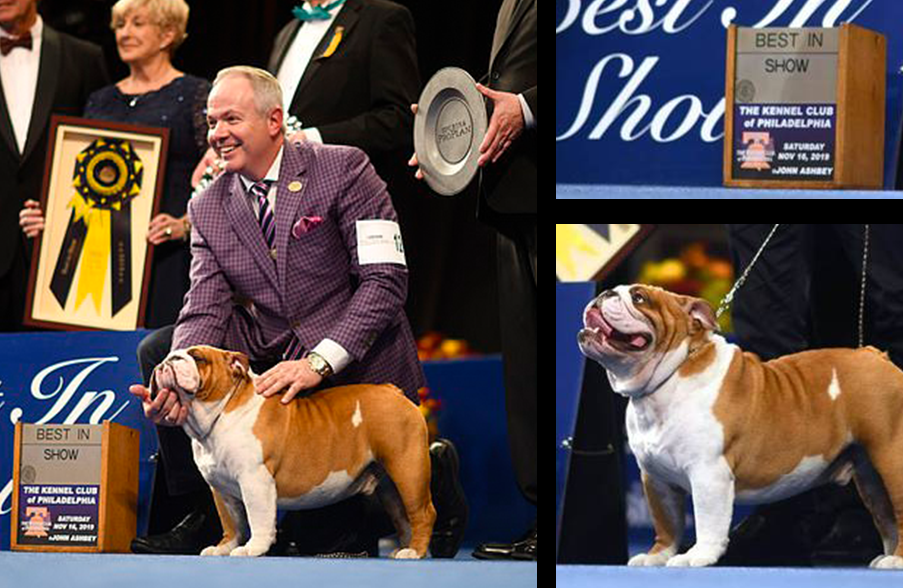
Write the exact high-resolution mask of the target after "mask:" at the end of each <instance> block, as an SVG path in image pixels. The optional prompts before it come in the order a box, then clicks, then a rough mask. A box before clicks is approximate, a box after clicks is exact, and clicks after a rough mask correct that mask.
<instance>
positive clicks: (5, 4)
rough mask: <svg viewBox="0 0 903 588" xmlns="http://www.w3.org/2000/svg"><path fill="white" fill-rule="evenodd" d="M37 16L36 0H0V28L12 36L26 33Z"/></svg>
mask: <svg viewBox="0 0 903 588" xmlns="http://www.w3.org/2000/svg"><path fill="white" fill-rule="evenodd" d="M37 14H38V3H37V0H0V27H3V29H4V30H6V31H7V32H9V33H12V34H13V35H14V36H19V35H21V34H22V33H24V32H25V31H27V30H28V29H29V27H31V26H32V25H33V24H34V21H35V19H36V18H37Z"/></svg>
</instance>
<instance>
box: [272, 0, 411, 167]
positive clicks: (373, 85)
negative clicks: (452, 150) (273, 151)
mask: <svg viewBox="0 0 903 588" xmlns="http://www.w3.org/2000/svg"><path fill="white" fill-rule="evenodd" d="M302 26H303V24H302V22H301V21H300V20H298V19H293V20H292V22H290V23H288V24H287V25H285V27H283V29H282V30H281V31H280V32H279V34H278V36H277V37H276V41H275V43H274V45H273V51H272V53H271V55H270V62H269V70H270V72H272V73H273V75H276V74H277V73H278V71H279V67H280V66H281V65H282V60H283V59H284V58H285V54H286V52H287V51H288V48H289V46H290V45H291V42H292V41H293V40H294V38H295V36H296V35H297V34H298V31H299V30H300V29H301V27H302ZM339 27H342V36H341V41H340V42H339V44H338V46H337V47H335V49H334V51H333V52H332V53H331V54H329V55H328V56H327V55H326V53H327V49H328V48H329V46H330V43H331V42H332V41H333V39H334V37H335V35H336V31H337V30H338V28H339ZM419 92H420V75H419V73H418V70H417V52H416V43H415V39H414V19H413V17H412V16H411V13H410V11H408V9H407V8H405V7H403V6H400V5H398V4H395V3H393V2H388V1H386V0H347V1H346V2H345V6H344V7H342V10H341V12H339V14H338V16H337V17H336V19H335V20H334V21H333V23H332V26H331V27H330V29H329V30H328V31H327V32H326V34H325V35H323V39H322V41H321V42H320V45H319V46H318V47H317V48H316V50H315V51H314V53H313V57H312V60H311V62H310V64H308V66H307V69H306V70H305V71H304V76H303V77H302V78H301V82H300V83H299V84H298V89H297V90H296V91H295V95H294V97H292V99H291V107H290V108H289V113H290V114H294V115H295V116H297V117H298V119H299V120H300V121H301V122H302V123H303V124H304V126H305V127H317V129H318V130H319V131H320V134H321V135H322V136H323V142H324V143H333V144H341V145H353V146H355V147H359V148H361V149H363V150H364V151H366V152H367V154H368V155H370V156H371V157H374V156H376V155H377V154H380V153H385V152H389V151H393V150H397V149H404V150H406V151H407V150H410V148H411V147H412V143H413V140H412V134H413V115H412V114H411V104H413V103H414V102H416V101H417V96H418V95H419Z"/></svg>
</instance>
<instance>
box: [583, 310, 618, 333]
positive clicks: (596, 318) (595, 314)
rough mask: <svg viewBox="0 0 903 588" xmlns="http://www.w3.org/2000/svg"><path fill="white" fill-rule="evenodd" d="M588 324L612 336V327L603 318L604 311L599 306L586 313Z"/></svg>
mask: <svg viewBox="0 0 903 588" xmlns="http://www.w3.org/2000/svg"><path fill="white" fill-rule="evenodd" d="M586 326H587V327H589V328H591V329H600V330H601V331H602V333H603V334H604V335H605V336H606V337H609V336H611V331H612V328H611V326H610V325H609V324H608V323H606V322H605V319H603V318H602V313H601V312H599V309H598V308H591V309H589V311H588V312H587V313H586Z"/></svg>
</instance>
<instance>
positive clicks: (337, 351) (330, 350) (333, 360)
mask: <svg viewBox="0 0 903 588" xmlns="http://www.w3.org/2000/svg"><path fill="white" fill-rule="evenodd" d="M311 352H312V353H316V354H317V355H319V356H320V357H322V358H323V359H325V360H326V363H328V364H329V367H331V368H332V373H334V374H337V373H339V372H340V371H342V370H343V369H345V366H346V365H348V364H349V363H351V355H349V353H348V352H347V351H345V348H344V347H342V346H341V345H339V344H338V343H336V342H335V341H333V340H332V339H323V340H322V341H320V342H319V343H317V345H316V347H314V348H313V349H311Z"/></svg>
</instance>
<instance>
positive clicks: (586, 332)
mask: <svg viewBox="0 0 903 588" xmlns="http://www.w3.org/2000/svg"><path fill="white" fill-rule="evenodd" d="M583 324H584V328H583V329H581V330H580V331H579V332H578V334H577V344H578V345H579V346H580V350H581V351H582V352H583V354H584V355H586V356H587V357H589V358H590V359H593V360H595V361H597V362H599V363H600V364H602V366H604V367H605V368H606V369H607V370H608V372H609V378H610V379H612V382H613V385H614V383H615V382H627V384H625V386H624V388H623V389H621V390H617V386H616V390H617V391H619V392H621V393H623V394H625V395H632V394H633V393H634V392H636V393H641V392H643V389H644V388H645V386H646V385H647V384H648V383H649V382H650V381H652V380H653V378H654V377H667V376H668V375H670V373H672V372H673V371H674V370H675V369H676V368H677V367H679V365H680V364H681V363H682V362H683V360H684V359H686V357H687V355H688V354H689V353H690V352H691V351H693V350H695V349H697V348H699V347H701V346H702V345H703V344H705V343H706V342H707V341H708V332H709V331H713V330H715V329H716V328H717V325H716V322H715V314H714V313H713V312H712V308H711V306H709V304H708V303H707V302H705V301H704V300H701V299H699V298H692V297H689V296H679V295H677V294H672V293H670V292H667V291H665V290H662V289H661V288H656V287H653V286H643V285H638V284H635V285H632V286H618V287H617V288H613V289H612V290H606V291H605V292H602V293H601V294H600V295H599V296H598V297H596V298H595V299H593V301H592V302H590V303H589V304H588V305H587V306H586V308H585V309H584V311H583ZM668 370H670V372H669V371H668ZM665 372H667V373H665ZM628 392H629V393H628Z"/></svg>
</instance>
